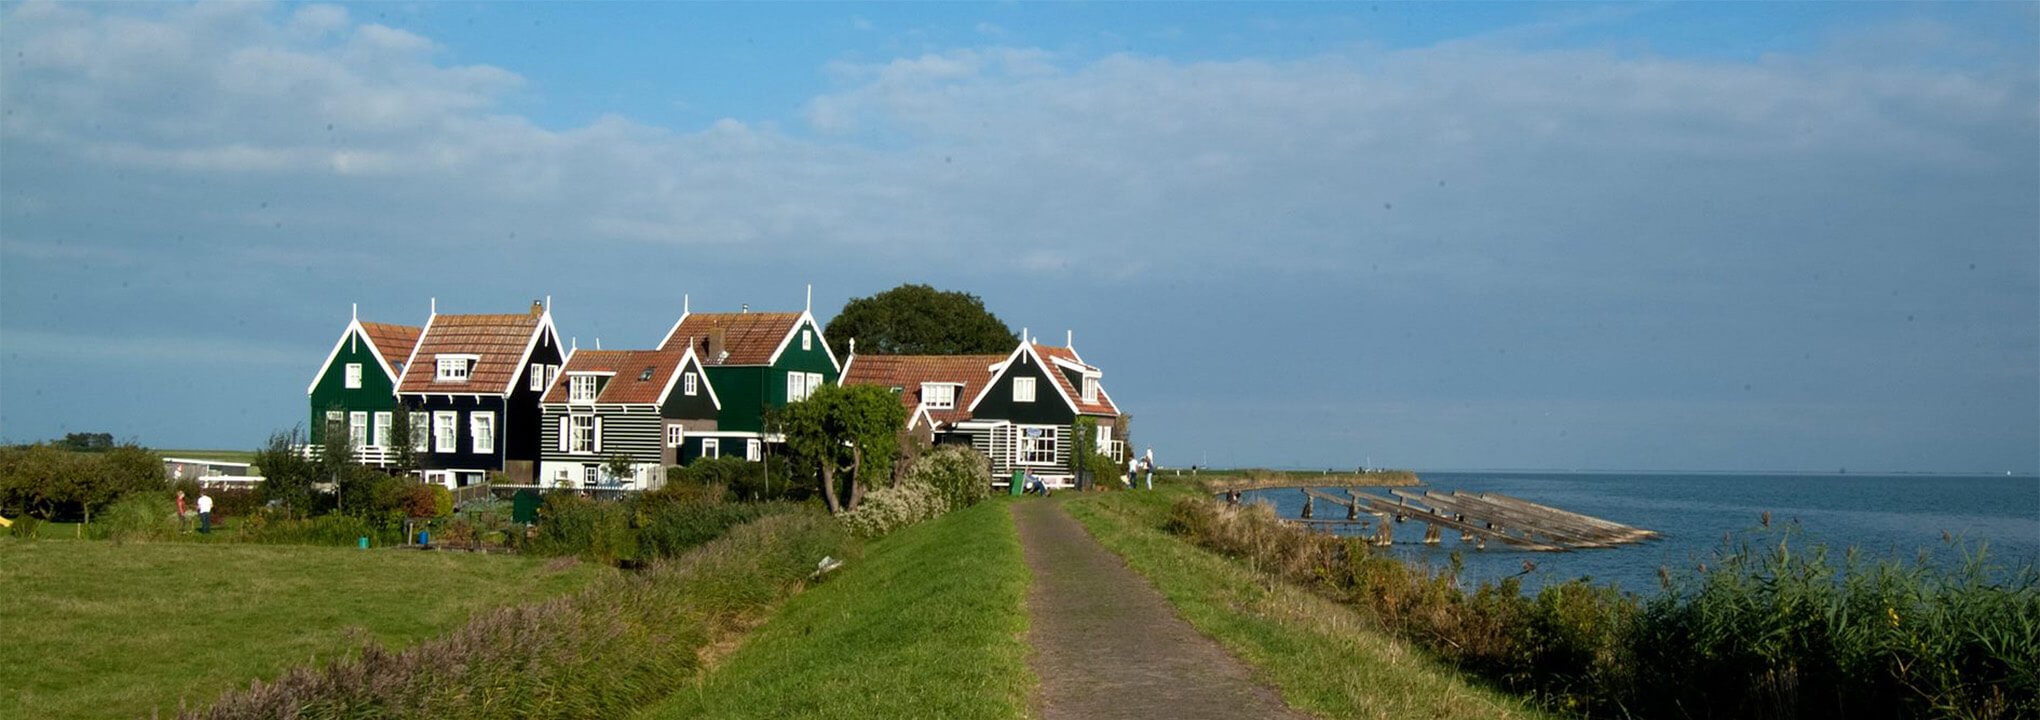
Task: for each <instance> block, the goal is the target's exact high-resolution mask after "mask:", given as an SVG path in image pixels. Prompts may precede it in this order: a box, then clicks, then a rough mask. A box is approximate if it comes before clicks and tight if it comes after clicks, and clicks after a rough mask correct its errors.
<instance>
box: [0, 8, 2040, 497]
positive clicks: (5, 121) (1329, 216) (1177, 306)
mask: <svg viewBox="0 0 2040 720" xmlns="http://www.w3.org/2000/svg"><path fill="white" fill-rule="evenodd" d="M2036 38H2040V5H2035V4H2032V3H1965V4H1929V5H1913V4H1902V3H1874V4H1869V3H1865V4H1852V3H1795V4H1772V3H1735V4H1729V3H1694V4H1662V5H1661V4H1623V5H1590V4H1576V3H1560V4H1527V3H1523V4H1517V3H1509V4H1480V3H1451V4H1442V5H1436V4H1404V3H1364V4H1358V3H1354V4H1349V3H1297V4H1271V3H1249V4H1225V3H1198V4H1173V3H999V4H968V3H942V4H935V3H916V4H858V3H828V4H798V3H777V4H692V3H686V4H683V3H481V4H474V3H452V2H448V3H411V4H406V3H364V4H338V5H330V4H289V3H286V4H242V3H232V4H229V3H206V4H196V5H193V4H158V3H116V4H89V3H61V4H57V3H45V2H26V3H23V2H8V3H0V440H6V441H12V442H25V441H33V440H38V439H47V438H52V437H60V436H62V435H63V434H64V433H67V432H110V433H113V434H114V435H115V436H117V437H119V438H121V439H124V440H134V441H137V442H140V443H142V444H145V445H149V446H153V447H161V448H252V447H255V446H256V445H258V444H260V443H261V442H262V441H263V439H264V438H265V437H267V436H268V434H269V433H271V432H273V431H276V430H281V429H287V428H289V427H290V426H292V425H293V424H295V423H300V422H303V420H304V418H305V416H306V414H307V408H306V402H307V401H306V397H305V394H304V393H305V388H306V386H307V384H308V383H309V382H310V380H311V376H312V375H313V373H314V372H315V371H317V369H318V365H319V363H320V362H321V361H323V360H324V358H325V355H326V353H327V352H328V351H329V350H330V349H331V347H332V345H333V342H334V341H335V340H336V339H337V338H338V337H339V335H340V333H341V331H342V330H343V329H344V328H345V327H346V325H347V322H348V319H349V317H350V312H351V308H353V307H356V306H358V307H359V311H360V314H361V317H362V318H363V319H365V320H370V321H378V322H395V323H405V324H414V325H415V324H423V323H424V321H425V320H426V318H427V313H428V308H429V307H430V306H431V303H433V302H434V300H435V299H436V301H437V303H438V307H439V308H440V309H441V310H442V311H446V312H517V311H520V310H522V309H523V308H526V307H528V305H529V303H530V302H531V301H532V300H533V299H537V298H546V297H550V298H551V299H552V302H553V312H554V317H555V319H556V321H557V322H558V326H559V328H560V330H561V332H562V334H563V335H566V336H569V337H572V338H574V339H575V340H576V341H577V342H578V343H579V344H580V345H581V346H584V347H587V346H592V345H593V344H594V342H595V341H596V340H597V339H600V341H601V342H602V343H603V346H604V347H606V348H627V347H650V346H652V345H654V344H655V343H657V342H658V340H659V337H660V335H661V334H662V333H663V332H664V331H665V330H666V329H668V328H670V327H671V326H672V324H673V322H674V320H675V319H676V318H677V317H678V315H679V313H680V307H681V303H682V298H683V297H686V298H688V299H689V302H691V304H692V307H693V308H695V309H696V310H701V311H734V310H736V309H738V308H739V307H740V306H742V305H749V307H751V308H752V309H754V310H797V309H799V308H801V307H802V305H803V303H804V301H805V293H806V289H807V287H808V286H809V285H812V286H813V297H814V300H813V303H814V304H813V307H814V311H815V313H816V315H817V316H819V317H820V318H822V319H823V320H824V321H826V320H827V319H828V318H829V317H830V316H833V315H834V314H835V313H836V312H837V311H838V310H839V309H840V308H841V307H842V305H843V303H844V302H845V301H847V300H848V299H850V298H853V297H860V296H868V295H872V294H875V293H878V292H882V291H884V290H886V289H889V288H891V287H894V286H896V285H899V284H902V283H927V284H932V285H934V286H936V287H939V288H944V289H952V290H962V291H966V292H970V293H972V294H975V295H977V296H979V297H981V298H983V299H984V301H985V304H986V305H987V307H988V308H989V309H991V310H992V311H993V312H994V313H996V314H997V315H998V316H999V317H1000V318H1001V319H1003V320H1005V321H1006V322H1007V323H1008V324H1009V325H1011V326H1013V328H1014V329H1015V330H1016V331H1017V330H1021V329H1023V328H1024V329H1025V330H1026V331H1027V332H1028V333H1029V334H1031V335H1033V336H1035V337H1037V338H1038V339H1040V340H1041V341H1043V342H1049V343H1056V344H1060V343H1061V342H1062V341H1063V340H1064V339H1065V338H1066V337H1074V339H1075V346H1076V348H1077V350H1078V352H1080V353H1081V354H1082V355H1083V356H1084V358H1085V359H1086V360H1088V361H1089V362H1091V363H1092V364H1094V365H1097V366H1099V367H1101V368H1102V369H1103V371H1104V386H1105V388H1106V390H1107V392H1110V393H1111V394H1112V396H1113V397H1114V399H1115V400H1116V401H1117V402H1118V403H1119V404H1120V406H1121V407H1123V408H1126V409H1128V410H1129V411H1130V412H1132V413H1133V415H1134V419H1133V421H1132V429H1133V435H1134V442H1135V444H1136V445H1137V446H1141V447H1148V446H1152V447H1154V448H1155V451H1156V455H1157V459H1158V460H1159V461H1160V462H1161V463H1162V464H1163V465H1188V464H1191V463H1199V464H1204V465H1218V466H1228V465H1230V466H1240V465H1263V466H1281V467H1351V466H1355V465H1360V464H1363V463H1365V464H1371V465H1375V466H1392V467H1409V468H1417V469H1464V468H1524V469H1528V468H1535V469H1554V470H1568V469H1608V470H1618V469H1656V470H1728V471H1733V470H1789V471H1816V472H1832V471H1836V470H1838V469H1842V468H1847V469H1848V470H1849V471H1851V472H1871V471H1929V472H1985V473H2003V472H2008V471H2009V472H2016V473H2020V474H2031V473H2035V472H2040V40H2036ZM1066 333H1067V335H1066Z"/></svg>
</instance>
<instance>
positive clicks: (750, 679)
mask: <svg viewBox="0 0 2040 720" xmlns="http://www.w3.org/2000/svg"><path fill="white" fill-rule="evenodd" d="M1007 504H1008V502H1006V501H992V502H983V503H979V504H977V505H976V506H973V507H971V508H970V509H968V510H962V511H958V512H954V513H951V514H949V515H946V516H943V517H941V518H939V519H936V520H931V521H927V522H923V523H920V524H918V525H915V526H913V527H910V528H907V529H904V530H901V531H899V532H896V533H894V534H892V535H889V536H886V537H885V538H884V539H882V540H878V541H875V542H873V543H871V544H870V545H868V546H867V547H866V550H865V554H864V557H863V558H862V559H861V560H859V561H856V562H853V563H851V564H850V565H849V566H848V567H846V568H844V569H843V570H841V571H839V572H840V574H839V575H838V576H837V577H835V578H832V579H831V580H830V581H829V582H828V583H826V584H824V585H822V586H820V587H817V588H815V589H814V590H812V591H809V592H807V593H804V594H802V595H800V596H798V597H795V598H794V599H792V600H791V601H789V602H788V603H787V604H786V606H785V607H784V608H783V609H782V610H781V611H780V612H779V613H778V614H777V615H775V616H774V617H773V618H772V619H771V620H770V621H768V622H767V623H765V625H763V626H762V627H760V628H759V629H758V630H757V631H756V632H755V633H754V634H753V635H751V636H750V638H749V639H748V640H747V641H746V642H745V644H744V645H743V646H742V647H741V648H739V649H737V650H736V651H735V652H734V653H732V654H731V655H729V656H728V657H727V658H726V659H725V660H724V661H723V662H722V663H721V665H720V666H719V667H717V668H716V669H715V670H713V671H712V672H710V673H708V674H707V675H706V676H705V677H704V678H703V679H702V680H701V681H700V682H698V683H696V684H694V685H692V686H689V687H685V688H682V689H681V690H679V691H678V692H676V693H675V694H673V695H672V696H671V697H669V698H668V699H667V701H666V702H664V703H663V704H660V705H658V706H655V707H653V708H650V709H648V710H647V711H645V712H643V713H641V714H640V715H639V717H641V718H751V717H758V716H759V715H760V714H761V713H769V714H770V715H771V716H772V717H773V718H775V719H776V720H789V719H793V718H1016V717H1021V716H1022V715H1023V714H1024V708H1025V706H1026V696H1027V692H1028V688H1030V687H1032V685H1033V677H1032V674H1031V673H1029V672H1028V670H1027V661H1026V652H1027V648H1026V641H1025V634H1026V630H1027V620H1026V608H1025V604H1026V597H1027V585H1028V580H1029V575H1028V571H1027V565H1026V563H1025V561H1024V559H1023V558H1022V556H1021V551H1020V539H1019V535H1018V534H1017V533H1016V531H1015V530H1014V528H1013V519H1012V516H1011V514H1010V513H1008V512H1007V507H1006V506H1007Z"/></svg>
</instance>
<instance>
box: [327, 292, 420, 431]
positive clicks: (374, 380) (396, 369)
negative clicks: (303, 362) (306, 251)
mask: <svg viewBox="0 0 2040 720" xmlns="http://www.w3.org/2000/svg"><path fill="white" fill-rule="evenodd" d="M420 332H421V330H420V328H417V327H413V326H410V325H390V324H385V323H370V322H362V321H361V318H360V317H359V316H356V317H354V318H353V319H351V320H349V321H348V323H347V330H346V331H345V332H342V333H341V334H340V341H339V342H337V343H334V344H333V351H332V352H330V353H327V354H326V362H325V363H324V364H321V365H320V366H319V372H318V374H316V375H313V376H312V384H311V385H310V386H308V387H306V388H305V395H306V396H307V397H308V398H310V400H311V403H310V405H311V417H310V421H311V422H310V428H311V432H310V436H311V445H312V447H320V446H321V445H322V444H323V443H324V442H325V440H326V437H327V435H328V434H329V433H346V434H347V438H348V443H349V444H350V445H352V446H353V448H354V452H355V455H356V457H357V458H359V459H360V461H361V462H363V463H364V464H370V465H383V464H387V463H388V462H389V459H390V449H391V448H392V447H393V446H394V444H395V443H398V442H403V441H404V439H403V438H393V437H391V435H390V433H391V427H392V421H393V418H394V417H395V414H396V411H397V392H396V390H397V379H398V378H400V377H403V374H404V363H405V362H406V361H407V360H408V359H409V358H410V357H411V349H412V348H414V347H416V346H417V344H418V335H419V333H420Z"/></svg>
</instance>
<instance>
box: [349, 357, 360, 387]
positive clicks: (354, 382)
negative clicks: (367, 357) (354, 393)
mask: <svg viewBox="0 0 2040 720" xmlns="http://www.w3.org/2000/svg"><path fill="white" fill-rule="evenodd" d="M347 389H349V390H360V389H361V363H347Z"/></svg>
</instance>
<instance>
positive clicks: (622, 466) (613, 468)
mask: <svg viewBox="0 0 2040 720" xmlns="http://www.w3.org/2000/svg"><path fill="white" fill-rule="evenodd" d="M636 471H637V465H636V464H635V463H632V462H631V460H630V456H629V455H625V454H623V453H613V454H611V455H610V456H609V459H608V460H604V461H602V472H605V473H608V474H609V481H610V482H614V483H622V482H625V481H628V480H634V479H636V478H637V472H636Z"/></svg>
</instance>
